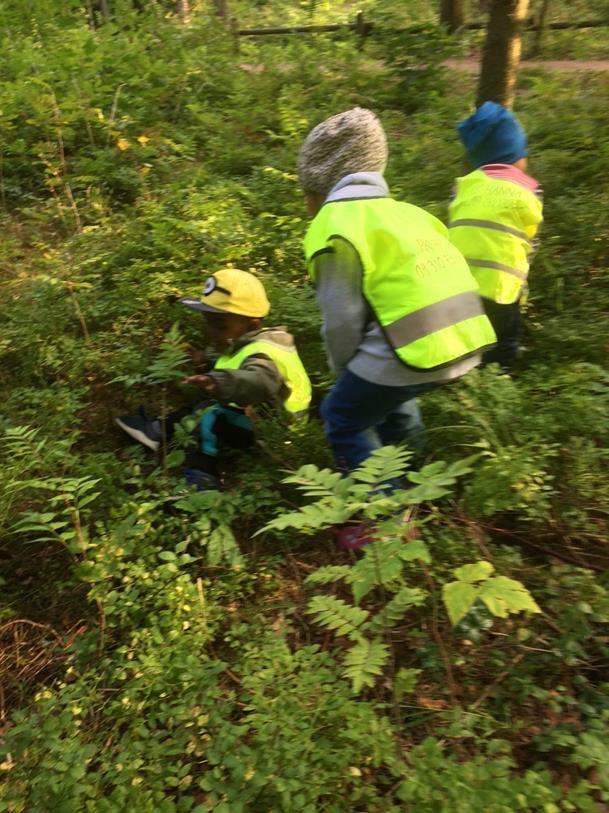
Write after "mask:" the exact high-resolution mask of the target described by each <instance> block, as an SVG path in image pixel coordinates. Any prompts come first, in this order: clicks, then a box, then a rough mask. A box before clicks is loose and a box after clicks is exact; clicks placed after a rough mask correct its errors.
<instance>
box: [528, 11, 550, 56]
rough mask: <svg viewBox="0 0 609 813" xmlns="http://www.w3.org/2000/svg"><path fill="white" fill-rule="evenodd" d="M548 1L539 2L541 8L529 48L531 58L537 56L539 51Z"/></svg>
mask: <svg viewBox="0 0 609 813" xmlns="http://www.w3.org/2000/svg"><path fill="white" fill-rule="evenodd" d="M549 6H550V0H541V8H540V9H539V16H538V17H537V20H536V21H535V22H536V23H537V30H536V31H535V37H534V39H533V44H532V46H531V56H537V55H538V54H539V52H540V51H541V38H542V37H543V30H544V27H545V24H546V17H547V16H548V8H549Z"/></svg>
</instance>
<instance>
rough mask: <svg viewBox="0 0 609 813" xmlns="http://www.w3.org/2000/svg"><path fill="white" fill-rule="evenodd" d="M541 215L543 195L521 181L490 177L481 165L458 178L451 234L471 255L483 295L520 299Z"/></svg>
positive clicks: (466, 254)
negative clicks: (532, 190)
mask: <svg viewBox="0 0 609 813" xmlns="http://www.w3.org/2000/svg"><path fill="white" fill-rule="evenodd" d="M542 219H543V218H542V203H541V201H540V200H539V198H538V197H537V196H536V195H535V194H534V193H533V192H531V190H530V189H526V188H525V187H524V186H521V185H520V184H518V183H514V182H513V181H508V180H503V179H500V178H491V177H489V176H488V175H487V174H486V173H485V172H483V171H482V170H481V169H477V170H475V172H471V173H470V174H469V175H466V176H465V177H463V178H458V179H457V193H456V196H455V199H454V200H453V201H452V203H451V204H450V207H449V224H448V225H449V235H450V240H451V242H452V243H453V245H455V246H456V247H457V248H458V249H459V251H460V252H461V253H462V254H463V256H464V257H465V259H466V260H467V262H468V265H469V267H470V269H471V272H472V274H473V275H474V277H475V278H476V281H477V282H478V286H479V288H480V295H481V296H483V297H485V298H486V299H491V300H493V302H498V303H500V304H503V305H507V304H509V303H511V302H515V301H516V300H517V299H518V297H519V296H520V294H521V293H522V290H523V288H524V286H525V283H526V281H527V277H528V273H529V254H530V253H531V248H532V241H533V238H534V237H535V235H536V234H537V230H538V229H539V224H540V223H541V222H542Z"/></svg>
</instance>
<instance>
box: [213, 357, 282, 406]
mask: <svg viewBox="0 0 609 813" xmlns="http://www.w3.org/2000/svg"><path fill="white" fill-rule="evenodd" d="M209 376H210V378H213V380H214V381H215V382H216V385H217V387H218V392H217V395H216V398H217V399H218V401H220V403H232V404H238V405H239V406H242V407H246V406H257V405H258V404H264V403H273V402H276V401H278V400H281V399H283V398H285V397H287V395H288V394H289V390H288V387H287V386H286V384H285V382H284V380H283V378H282V376H281V374H280V372H279V370H278V369H277V367H276V365H275V364H274V363H273V362H272V361H271V359H270V358H268V357H267V356H262V355H255V356H249V357H248V358H247V359H246V360H245V361H244V362H243V364H242V365H241V367H240V368H239V369H238V370H213V371H212V372H211V373H209Z"/></svg>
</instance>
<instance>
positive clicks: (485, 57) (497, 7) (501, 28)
mask: <svg viewBox="0 0 609 813" xmlns="http://www.w3.org/2000/svg"><path fill="white" fill-rule="evenodd" d="M528 8H529V0H492V3H491V11H490V16H489V20H488V27H487V29H486V42H485V43H484V52H483V54H482V67H481V69H480V80H479V83H478V97H477V99H476V105H477V106H480V105H481V104H482V103H483V102H487V101H492V102H498V103H499V104H502V105H503V106H504V107H511V106H512V102H513V101H514V91H515V87H516V75H517V73H518V63H519V62H520V50H521V45H522V29H523V28H524V24H525V21H526V15H527V11H528Z"/></svg>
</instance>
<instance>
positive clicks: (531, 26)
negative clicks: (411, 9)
mask: <svg viewBox="0 0 609 813" xmlns="http://www.w3.org/2000/svg"><path fill="white" fill-rule="evenodd" d="M608 26H609V20H576V21H574V22H555V23H545V24H544V25H543V28H544V30H546V31H565V30H568V29H572V28H575V29H581V28H603V27H608ZM427 27H428V26H426V25H414V26H410V27H408V28H401V29H397V30H398V32H400V33H404V34H417V33H422V32H423V31H425V30H427ZM373 28H374V23H372V22H366V21H364V15H363V14H362V12H359V14H358V15H357V18H356V20H355V22H354V23H335V24H332V25H293V26H289V27H285V28H282V27H277V28H237V27H236V23H235V21H234V20H233V33H234V34H235V35H236V36H238V37H258V36H267V35H285V34H326V33H332V32H337V31H354V32H355V33H356V34H358V35H359V36H360V37H364V38H365V37H367V36H368V34H369V33H370V32H371V31H372V29H373ZM484 28H486V23H465V25H463V26H461V28H460V29H459V30H461V31H478V30H480V29H484ZM539 28H540V26H539V23H538V22H537V20H535V19H530V20H527V22H526V23H525V26H524V30H525V31H538V30H539Z"/></svg>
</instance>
